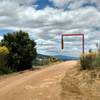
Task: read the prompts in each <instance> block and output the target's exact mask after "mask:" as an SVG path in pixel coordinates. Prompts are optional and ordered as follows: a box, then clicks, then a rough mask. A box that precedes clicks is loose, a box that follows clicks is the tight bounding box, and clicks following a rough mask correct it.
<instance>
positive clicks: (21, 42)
mask: <svg viewBox="0 0 100 100" xmlns="http://www.w3.org/2000/svg"><path fill="white" fill-rule="evenodd" d="M1 45H2V46H6V47H7V48H8V50H9V52H10V53H9V55H8V66H9V67H11V68H12V69H16V70H17V71H19V70H25V69H28V68H31V67H32V60H33V59H35V58H36V55H37V52H36V48H35V46H36V43H35V42H34V40H30V38H29V35H28V33H26V32H23V31H18V32H13V33H7V34H6V35H4V39H3V40H2V41H1Z"/></svg>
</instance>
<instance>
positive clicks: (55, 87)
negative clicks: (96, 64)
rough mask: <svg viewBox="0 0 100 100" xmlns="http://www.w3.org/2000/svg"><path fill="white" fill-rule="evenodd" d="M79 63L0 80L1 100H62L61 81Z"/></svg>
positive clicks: (51, 67)
mask: <svg viewBox="0 0 100 100" xmlns="http://www.w3.org/2000/svg"><path fill="white" fill-rule="evenodd" d="M76 63H77V62H76V61H68V62H62V63H60V64H56V65H52V66H50V67H48V68H44V69H41V70H37V71H27V72H24V73H22V74H19V75H16V76H11V77H8V78H6V79H2V80H0V100H60V91H61V87H60V81H61V79H62V78H63V77H64V75H65V72H66V71H68V70H70V68H72V67H73V66H74V65H75V64H76Z"/></svg>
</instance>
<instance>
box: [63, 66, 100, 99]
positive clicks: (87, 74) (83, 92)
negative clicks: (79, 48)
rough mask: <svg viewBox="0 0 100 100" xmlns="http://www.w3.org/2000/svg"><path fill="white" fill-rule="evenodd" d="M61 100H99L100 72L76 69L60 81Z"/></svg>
mask: <svg viewBox="0 0 100 100" xmlns="http://www.w3.org/2000/svg"><path fill="white" fill-rule="evenodd" d="M61 85H62V93H61V97H62V100H100V72H98V71H97V70H92V71H86V70H85V71H80V70H79V69H78V68H77V67H75V68H73V69H72V70H70V72H67V73H66V75H65V77H64V78H63V79H62V82H61Z"/></svg>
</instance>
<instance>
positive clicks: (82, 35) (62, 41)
mask: <svg viewBox="0 0 100 100" xmlns="http://www.w3.org/2000/svg"><path fill="white" fill-rule="evenodd" d="M65 36H81V37H82V53H83V55H84V33H82V34H62V35H61V48H62V49H64V37H65Z"/></svg>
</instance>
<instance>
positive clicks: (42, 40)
mask: <svg viewBox="0 0 100 100" xmlns="http://www.w3.org/2000/svg"><path fill="white" fill-rule="evenodd" d="M16 30H24V31H26V32H28V33H29V36H30V38H31V39H34V40H35V42H36V43H37V51H38V53H41V54H46V55H50V54H52V55H73V56H79V54H80V52H81V49H82V46H81V37H65V38H64V41H65V48H64V50H61V46H60V42H61V34H63V33H66V34H70V33H84V34H85V50H86V51H87V50H88V49H90V48H92V49H93V50H95V49H96V47H95V44H96V43H100V0H0V40H1V39H2V37H3V34H5V33H7V32H12V31H16Z"/></svg>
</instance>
